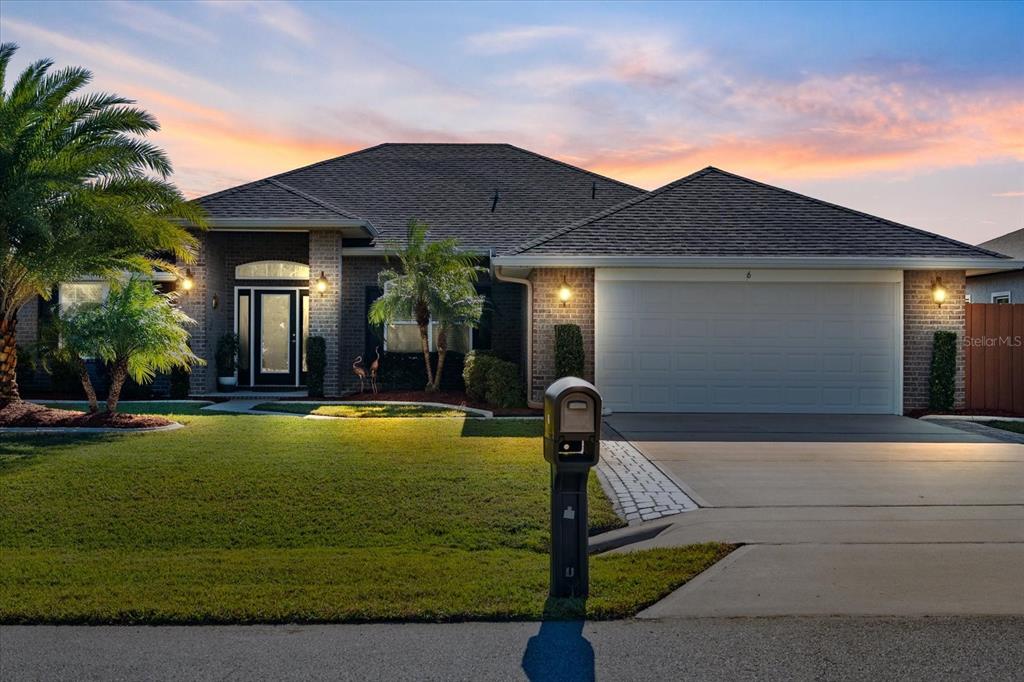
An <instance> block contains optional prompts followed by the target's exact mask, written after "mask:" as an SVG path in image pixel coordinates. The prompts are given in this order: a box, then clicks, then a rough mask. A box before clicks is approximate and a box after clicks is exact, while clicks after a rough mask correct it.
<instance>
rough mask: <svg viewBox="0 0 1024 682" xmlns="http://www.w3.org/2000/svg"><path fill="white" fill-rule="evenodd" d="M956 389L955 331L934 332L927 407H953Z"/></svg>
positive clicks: (948, 408) (942, 408)
mask: <svg viewBox="0 0 1024 682" xmlns="http://www.w3.org/2000/svg"><path fill="white" fill-rule="evenodd" d="M955 391H956V332H935V341H934V346H933V348H932V365H931V373H930V375H929V377H928V407H929V408H930V409H933V410H943V411H949V410H952V409H953V397H954V394H955Z"/></svg>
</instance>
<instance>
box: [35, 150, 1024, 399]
mask: <svg viewBox="0 0 1024 682" xmlns="http://www.w3.org/2000/svg"><path fill="white" fill-rule="evenodd" d="M198 201H199V203H200V204H201V205H202V206H203V207H204V208H205V209H206V210H207V211H208V213H209V216H210V224H211V229H210V230H209V231H208V232H206V233H204V234H202V235H201V241H202V247H201V251H200V253H199V256H198V260H197V262H196V263H194V264H192V265H190V266H188V267H189V274H190V276H191V278H192V281H193V282H194V286H193V288H192V289H191V291H189V292H188V293H187V295H184V296H183V297H182V306H183V308H184V309H185V310H186V311H187V312H188V313H189V314H190V315H191V316H192V317H194V318H195V319H196V320H197V321H198V322H199V328H198V329H197V330H196V331H195V332H194V334H193V348H194V350H195V351H196V353H197V354H199V355H200V356H202V357H204V358H206V359H207V360H208V362H209V363H210V364H209V365H208V366H207V367H205V368H196V369H195V370H194V371H193V374H192V378H191V382H192V392H193V393H194V394H196V395H202V394H205V393H209V392H211V391H213V390H215V388H216V378H215V373H216V372H215V370H214V365H213V352H214V349H215V345H216V339H217V338H218V337H219V336H220V335H221V334H223V333H225V332H228V331H232V330H237V331H238V333H239V336H240V337H241V340H242V347H243V360H242V362H241V363H240V364H241V367H240V371H239V375H238V379H239V383H240V384H242V385H243V386H252V387H255V388H259V387H273V386H278V387H281V386H301V385H303V383H304V381H305V376H304V361H303V358H304V348H303V347H304V340H305V339H306V338H307V336H308V335H319V336H322V337H324V338H325V340H326V342H327V351H328V367H327V376H326V377H325V390H326V392H327V393H328V394H329V395H338V394H340V393H343V392H345V391H346V390H348V389H351V388H352V386H353V382H354V380H355V377H354V376H353V375H352V373H351V363H352V360H353V359H354V358H355V357H356V356H357V355H362V356H363V357H364V358H366V357H368V356H369V357H373V351H374V348H375V347H376V346H377V345H378V344H382V345H385V346H386V349H387V350H388V351H389V352H416V351H418V349H419V346H418V342H417V340H416V336H415V333H414V330H413V328H412V324H413V323H412V322H411V321H409V322H407V323H404V324H403V323H400V324H397V325H395V326H393V327H391V328H389V329H387V330H383V333H382V334H381V333H379V332H378V331H377V330H372V329H370V328H369V327H368V325H367V309H368V307H369V305H370V303H371V302H372V301H373V300H374V299H375V298H376V297H377V296H379V295H380V290H379V289H378V288H377V287H378V284H377V274H378V272H379V271H380V270H381V268H382V267H384V264H385V259H384V256H385V254H386V251H387V248H388V246H393V245H396V244H399V243H400V242H401V240H402V239H403V237H404V235H405V228H406V223H407V221H408V220H409V219H411V218H418V219H420V220H423V221H425V222H427V223H428V224H429V225H430V228H431V238H434V239H438V238H444V237H455V238H457V239H458V240H459V242H460V244H461V245H462V246H463V247H464V248H466V249H470V250H473V251H476V252H478V253H480V254H481V257H482V258H483V259H484V261H485V262H486V264H487V265H489V268H490V277H487V278H485V280H484V281H483V282H481V291H483V292H484V293H486V294H487V296H488V298H489V299H490V301H491V307H492V310H493V314H491V315H490V316H489V320H488V321H487V322H486V324H485V325H484V326H483V328H482V329H480V330H478V331H477V332H475V333H473V334H470V333H468V332H467V333H464V334H461V335H458V336H459V341H458V343H457V345H458V346H460V347H461V348H462V349H466V348H469V347H475V348H488V349H490V350H493V351H494V352H496V353H498V354H500V355H503V356H505V357H507V358H509V359H512V360H516V361H518V362H520V363H521V365H522V367H523V369H524V377H525V379H526V383H527V385H528V390H529V397H530V399H531V401H533V402H537V401H539V400H540V399H541V396H542V393H543V390H544V388H545V387H546V386H547V385H548V384H549V383H550V382H551V381H552V380H554V379H555V378H556V377H555V376H554V347H553V346H554V327H555V325H557V324H560V323H576V324H579V325H580V326H581V328H582V329H583V336H584V343H585V351H586V363H585V371H584V373H585V375H586V378H588V379H592V380H595V381H596V383H597V386H598V388H599V389H600V390H601V391H602V392H603V394H604V396H605V400H606V405H607V406H608V407H610V408H611V409H614V410H622V411H694V412H850V413H865V412H873V413H901V412H903V411H904V410H911V409H916V408H921V407H925V406H926V405H927V401H928V366H929V362H930V359H931V344H932V335H933V333H934V331H936V330H940V329H948V330H952V331H955V332H957V333H958V334H960V335H961V336H962V335H963V332H964V286H965V272H966V271H967V270H976V269H985V270H993V271H995V270H1000V269H1010V268H1013V267H1019V263H1018V264H1013V263H1011V262H1010V260H1009V259H1007V258H1006V257H1004V256H1001V255H999V254H996V253H993V252H991V251H987V250H985V249H980V248H977V247H973V246H969V245H967V244H962V243H960V242H957V241H954V240H952V239H947V238H945V237H941V236H938V235H934V234H930V233H928V232H924V231H921V230H917V229H914V228H910V227H906V226H903V225H899V224H896V223H893V222H890V221H887V220H883V219H881V218H875V217H872V216H869V215H866V214H864V213H860V212H857V211H853V210H850V209H846V208H842V207H839V206H835V205H832V204H828V203H825V202H822V201H818V200H816V199H811V198H809V197H805V196H801V195H799V194H795V193H793V192H789V191H786V190H782V189H778V188H775V187H771V186H768V185H764V184H762V183H758V182H754V181H752V180H747V179H745V178H741V177H739V176H736V175H732V174H730V173H726V172H724V171H720V170H717V169H714V168H706V169H704V170H702V171H699V172H697V173H694V174H693V175H690V176H687V177H685V178H683V179H681V180H678V181H676V182H673V183H671V184H669V185H667V186H665V187H662V188H660V189H658V190H655V191H653V192H644V191H642V190H640V189H637V188H635V187H631V186H630V185H627V184H624V183H621V182H618V181H615V180H612V179H609V178H606V177H603V176H600V175H596V174H594V173H590V172H588V171H586V170H583V169H580V168H575V167H573V166H571V165H568V164H565V163H561V162H558V161H554V160H552V159H548V158H546V157H543V156H540V155H537V154H534V153H532V152H528V151H526V150H523V149H519V148H517V147H513V146H510V145H503V144H384V145H380V146H377V147H372V148H370V149H366V150H363V151H360V152H355V153H353V154H348V155H345V156H341V157H338V158H336V159H330V160H327V161H324V162H321V163H318V164H314V165H312V166H308V167H305V168H300V169H297V170H294V171H289V172H287V173H283V174H280V175H276V176H274V177H272V178H267V179H265V180H259V181H256V182H252V183H248V184H245V185H241V186H239V187H235V188H232V189H228V190H225V191H223V192H218V193H216V194H211V195H209V196H206V197H203V198H201V199H198ZM320 281H322V282H323V284H324V291H323V292H322V293H320V292H318V291H317V284H318V282H320ZM937 286H940V287H941V288H942V289H943V290H944V292H945V294H946V296H945V301H944V302H943V303H942V304H941V306H940V305H939V304H937V303H936V302H934V300H933V295H934V289H935V288H936V287H937ZM563 287H568V288H569V289H570V291H571V294H572V295H571V298H570V299H569V300H568V301H567V302H563V301H562V300H561V297H560V296H559V293H560V290H561V289H563ZM23 322H24V321H23V320H21V319H20V318H19V332H22V331H23V328H24V327H28V326H31V325H26V324H23ZM26 333H29V332H26ZM381 336H383V339H381V338H380V337H381ZM957 400H958V401H959V402H960V403H962V401H963V363H962V360H961V362H960V373H959V376H958V379H957Z"/></svg>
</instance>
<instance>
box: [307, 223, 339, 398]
mask: <svg viewBox="0 0 1024 682" xmlns="http://www.w3.org/2000/svg"><path fill="white" fill-rule="evenodd" d="M321 272H323V273H324V277H326V278H327V291H325V292H324V293H323V294H321V293H320V292H318V291H317V290H316V281H317V280H318V279H319V278H320V273H321ZM309 277H310V281H309V335H310V336H322V337H323V338H324V341H325V342H326V345H327V367H326V369H325V370H324V395H327V396H336V395H338V394H339V393H340V384H339V375H338V367H339V363H340V361H341V346H340V344H341V295H342V286H341V234H339V233H337V232H328V231H313V232H310V233H309Z"/></svg>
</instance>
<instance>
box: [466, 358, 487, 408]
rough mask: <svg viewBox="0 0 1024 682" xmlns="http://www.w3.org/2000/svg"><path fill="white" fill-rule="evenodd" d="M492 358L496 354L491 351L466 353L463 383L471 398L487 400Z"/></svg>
mask: <svg viewBox="0 0 1024 682" xmlns="http://www.w3.org/2000/svg"><path fill="white" fill-rule="evenodd" d="M492 360H494V354H493V353H492V352H491V351H482V350H474V351H470V352H469V353H467V354H466V361H465V364H464V366H463V368H462V383H463V385H464V386H465V387H466V397H467V398H469V399H470V400H476V401H478V402H483V401H485V400H487V374H488V371H489V369H490V367H491V362H492Z"/></svg>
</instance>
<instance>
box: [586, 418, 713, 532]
mask: <svg viewBox="0 0 1024 682" xmlns="http://www.w3.org/2000/svg"><path fill="white" fill-rule="evenodd" d="M607 431H610V432H611V433H612V434H615V435H618V434H617V433H616V432H615V431H613V430H612V429H607ZM597 472H598V475H599V476H600V477H602V478H603V482H604V483H605V486H604V487H605V492H606V493H608V497H609V498H611V500H612V508H613V509H614V510H615V513H616V514H618V515H619V516H620V517H622V518H623V519H625V521H626V523H628V524H630V525H634V524H638V523H642V522H644V521H653V520H655V519H660V518H664V517H666V516H672V515H675V514H681V513H683V512H688V511H694V510H696V509H697V508H698V504H697V503H696V502H694V501H693V499H692V498H691V496H690V495H688V494H687V493H686V491H684V490H683V489H682V488H681V487H680V486H679V485H677V484H676V482H675V480H673V479H672V478H671V477H670V476H668V475H667V474H666V473H665V472H663V471H662V470H661V469H659V468H658V466H657V465H656V464H654V463H653V462H651V461H650V460H649V459H647V457H645V456H644V454H643V453H642V452H641V451H640V450H638V449H637V448H636V446H634V445H633V444H632V443H630V442H629V441H628V440H625V439H624V438H622V437H621V436H619V440H615V439H604V440H602V441H601V459H600V461H599V462H598V465H597Z"/></svg>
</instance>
